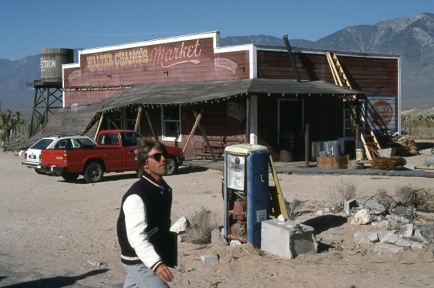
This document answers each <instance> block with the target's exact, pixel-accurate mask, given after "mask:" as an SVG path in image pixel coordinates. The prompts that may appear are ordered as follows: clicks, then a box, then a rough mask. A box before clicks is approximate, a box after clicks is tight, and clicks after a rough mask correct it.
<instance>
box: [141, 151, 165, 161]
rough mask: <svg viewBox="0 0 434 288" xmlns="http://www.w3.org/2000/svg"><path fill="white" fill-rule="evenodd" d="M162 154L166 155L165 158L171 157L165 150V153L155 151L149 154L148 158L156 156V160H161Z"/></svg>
mask: <svg viewBox="0 0 434 288" xmlns="http://www.w3.org/2000/svg"><path fill="white" fill-rule="evenodd" d="M161 156H164V158H166V159H167V158H168V157H169V153H167V152H163V153H154V154H152V155H149V156H148V157H146V158H154V160H155V161H157V162H160V161H161Z"/></svg>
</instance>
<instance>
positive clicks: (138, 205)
mask: <svg viewBox="0 0 434 288" xmlns="http://www.w3.org/2000/svg"><path fill="white" fill-rule="evenodd" d="M123 209H124V214H125V226H126V230H127V237H128V241H129V242H130V245H131V247H133V249H134V250H135V251H136V254H137V256H139V258H140V260H141V261H142V262H143V263H144V264H145V265H146V267H148V268H149V269H152V268H153V266H155V264H156V263H158V262H161V258H160V256H158V254H157V252H156V251H155V249H154V246H153V245H152V244H151V242H149V235H148V234H147V233H146V232H145V229H146V227H147V226H148V223H147V219H146V207H145V204H144V203H143V200H142V198H140V197H139V196H138V195H134V194H133V195H130V196H128V197H127V199H125V202H124V204H123Z"/></svg>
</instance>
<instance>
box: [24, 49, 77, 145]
mask: <svg viewBox="0 0 434 288" xmlns="http://www.w3.org/2000/svg"><path fill="white" fill-rule="evenodd" d="M68 63H74V49H65V48H42V49H41V80H35V81H34V82H33V88H34V91H35V94H34V97H33V113H32V120H31V123H30V137H31V136H33V135H35V134H36V133H37V132H39V131H40V130H42V129H43V128H44V127H45V125H46V124H47V122H48V116H49V115H50V114H51V113H52V111H53V109H56V108H62V107H63V89H62V87H63V86H62V80H63V79H62V64H68Z"/></svg>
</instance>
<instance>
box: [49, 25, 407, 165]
mask: <svg viewBox="0 0 434 288" xmlns="http://www.w3.org/2000/svg"><path fill="white" fill-rule="evenodd" d="M219 41H220V39H219V33H218V32H210V33H202V34H194V35H185V36H179V37H173V38H165V39H156V40H149V41H143V42H136V43H128V44H121V45H115V46H108V47H102V48H94V49H86V50H82V51H80V53H79V59H78V63H74V64H66V65H63V106H64V109H62V111H61V112H60V111H59V113H55V114H54V115H53V117H52V118H51V119H50V121H49V125H47V127H46V128H47V131H49V129H50V128H49V127H50V125H51V127H54V126H56V127H63V129H67V127H68V125H69V127H70V130H71V131H63V132H74V133H94V132H95V131H96V130H97V129H105V128H119V129H135V130H137V131H139V132H140V133H141V134H142V135H145V136H155V137H158V138H159V139H160V140H161V141H162V142H163V143H165V144H169V145H177V146H179V147H182V148H183V149H184V155H185V156H186V159H198V158H204V157H208V156H211V157H214V158H215V159H218V158H219V157H220V156H221V149H222V148H224V147H225V146H226V145H231V144H235V143H242V142H246V143H253V144H261V145H265V146H267V147H268V149H269V151H270V153H271V155H273V158H274V159H275V160H280V158H281V157H283V156H282V155H283V154H282V151H289V152H290V156H291V157H290V159H294V160H304V159H305V157H307V155H308V153H311V154H312V151H307V150H314V149H315V148H313V147H314V146H313V145H312V144H313V143H322V142H327V141H338V143H340V145H341V147H340V151H342V153H346V154H351V155H354V147H355V140H357V139H358V134H359V133H362V134H363V133H364V132H363V131H365V130H366V129H368V128H370V129H372V130H373V131H375V132H376V133H379V134H385V133H386V132H387V131H399V128H400V117H399V115H400V90H401V89H400V57H399V55H383V54H381V55H380V54H366V53H357V52H344V51H324V50H316V49H303V48H295V47H293V48H291V47H290V46H289V45H287V47H284V46H282V47H274V46H263V45H255V44H246V45H236V46H226V47H222V46H220V44H219ZM286 43H287V44H289V43H288V42H286ZM62 115H63V116H62ZM68 115H69V116H68ZM71 115H72V118H73V119H74V120H73V121H69V122H67V120H66V118H68V117H71ZM60 119H62V120H60ZM56 121H57V124H55V122H56ZM62 121H63V122H62ZM60 122H62V123H63V124H59V123H60ZM53 123H54V124H53ZM67 123H69V124H67ZM72 130H74V131H72ZM51 132H53V131H51ZM307 133H308V134H307ZM306 141H307V142H309V143H306ZM333 143H334V142H333ZM208 146H212V152H213V153H209V152H210V151H209V150H207V149H208V148H207V147H208ZM285 155H287V154H285ZM285 157H286V156H285ZM282 160H283V159H282Z"/></svg>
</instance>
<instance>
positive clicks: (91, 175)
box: [83, 162, 104, 183]
mask: <svg viewBox="0 0 434 288" xmlns="http://www.w3.org/2000/svg"><path fill="white" fill-rule="evenodd" d="M103 175H104V169H103V168H102V166H101V164H100V163H98V162H90V163H89V164H87V166H86V168H85V169H84V175H83V176H84V180H86V182H87V183H94V182H98V181H101V179H102V176H103Z"/></svg>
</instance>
